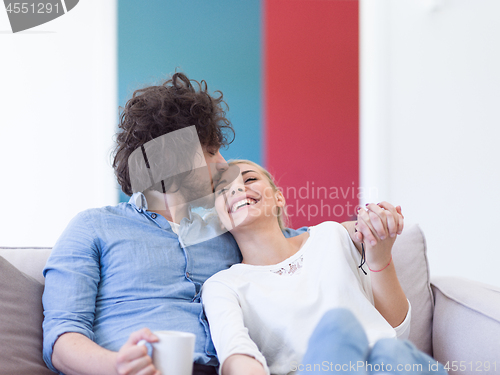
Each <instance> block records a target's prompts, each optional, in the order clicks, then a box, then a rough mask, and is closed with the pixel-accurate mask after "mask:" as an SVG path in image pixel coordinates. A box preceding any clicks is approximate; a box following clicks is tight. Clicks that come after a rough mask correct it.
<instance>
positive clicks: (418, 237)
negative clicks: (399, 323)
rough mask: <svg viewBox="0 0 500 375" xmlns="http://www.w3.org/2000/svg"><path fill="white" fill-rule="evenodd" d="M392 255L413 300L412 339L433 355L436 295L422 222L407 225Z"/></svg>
mask: <svg viewBox="0 0 500 375" xmlns="http://www.w3.org/2000/svg"><path fill="white" fill-rule="evenodd" d="M392 258H393V260H394V266H395V267H396V273H397V275H398V278H399V282H400V283H401V287H402V288H403V290H404V292H405V294H406V297H407V298H408V300H409V301H410V303H411V307H412V313H411V325H410V341H412V342H413V343H414V344H415V345H416V346H417V347H418V348H419V349H420V350H422V351H423V352H425V353H427V354H429V355H432V353H433V352H432V316H433V313H434V298H433V295H432V290H431V286H430V279H429V264H428V261H427V246H426V242H425V238H424V235H423V233H422V230H421V229H420V227H419V226H418V225H416V224H415V225H407V226H406V227H405V228H404V230H403V234H402V235H400V236H399V237H398V238H397V240H396V242H395V244H394V247H393V250H392Z"/></svg>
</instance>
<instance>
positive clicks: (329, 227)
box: [309, 221, 347, 234]
mask: <svg viewBox="0 0 500 375" xmlns="http://www.w3.org/2000/svg"><path fill="white" fill-rule="evenodd" d="M309 232H310V233H311V234H318V233H327V234H344V233H347V230H346V229H345V228H344V226H343V225H342V224H340V223H337V222H336V221H324V222H322V223H320V224H318V225H314V226H311V227H309Z"/></svg>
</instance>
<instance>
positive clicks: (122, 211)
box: [75, 202, 135, 219]
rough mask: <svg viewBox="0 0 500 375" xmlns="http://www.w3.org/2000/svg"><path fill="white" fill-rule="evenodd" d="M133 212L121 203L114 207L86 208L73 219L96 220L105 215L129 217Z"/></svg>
mask: <svg viewBox="0 0 500 375" xmlns="http://www.w3.org/2000/svg"><path fill="white" fill-rule="evenodd" d="M133 211H135V210H134V209H133V208H132V206H130V204H128V203H125V202H121V203H118V204H116V205H114V206H103V207H93V208H87V209H86V210H83V211H80V212H79V213H78V214H76V215H75V219H81V218H96V217H102V216H107V215H116V216H129V215H130V214H131V213H132V212H133Z"/></svg>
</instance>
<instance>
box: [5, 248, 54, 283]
mask: <svg viewBox="0 0 500 375" xmlns="http://www.w3.org/2000/svg"><path fill="white" fill-rule="evenodd" d="M51 251H52V249H51V248H50V247H0V256H1V257H3V258H5V259H6V260H7V261H9V263H11V264H12V265H13V266H15V267H16V268H17V269H18V270H20V271H21V272H24V273H25V274H26V275H28V276H31V277H32V278H34V279H35V280H37V281H39V282H40V283H42V284H44V283H45V279H44V277H43V274H42V270H43V268H44V267H45V263H46V262H47V259H48V257H49V255H50V252H51Z"/></svg>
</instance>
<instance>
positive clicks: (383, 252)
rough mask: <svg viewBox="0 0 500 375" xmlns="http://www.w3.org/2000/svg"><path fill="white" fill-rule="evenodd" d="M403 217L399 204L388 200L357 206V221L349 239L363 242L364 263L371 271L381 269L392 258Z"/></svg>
mask: <svg viewBox="0 0 500 375" xmlns="http://www.w3.org/2000/svg"><path fill="white" fill-rule="evenodd" d="M403 226H404V217H403V214H402V212H401V206H396V207H394V206H393V205H392V204H390V203H388V202H381V203H378V204H375V203H369V204H367V205H366V208H359V209H358V215H357V222H356V224H355V229H354V233H353V232H350V233H351V239H352V240H353V242H354V243H355V244H358V245H360V244H361V243H363V244H364V248H365V259H366V264H367V265H368V267H369V269H370V270H372V271H380V270H383V269H384V268H385V267H386V266H387V265H388V264H389V263H390V262H391V259H392V246H393V245H394V242H395V241H396V237H397V235H399V234H401V233H402V231H403Z"/></svg>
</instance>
